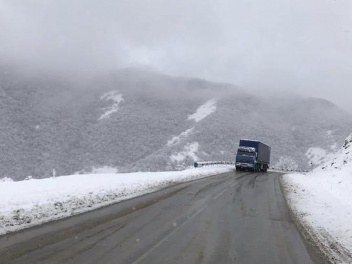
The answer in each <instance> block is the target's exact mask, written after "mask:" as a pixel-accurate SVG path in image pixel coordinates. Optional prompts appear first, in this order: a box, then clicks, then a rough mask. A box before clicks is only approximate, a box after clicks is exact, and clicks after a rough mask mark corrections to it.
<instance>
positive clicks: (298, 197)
mask: <svg viewBox="0 0 352 264" xmlns="http://www.w3.org/2000/svg"><path fill="white" fill-rule="evenodd" d="M283 183H284V186H285V189H286V192H287V198H288V202H289V204H290V206H291V207H292V209H293V211H294V213H295V214H296V215H297V217H298V220H299V222H300V223H301V224H302V225H303V226H304V228H305V229H306V235H308V236H310V237H311V238H313V239H314V240H316V241H317V242H318V243H319V244H320V248H321V250H322V252H323V254H325V255H326V256H327V257H328V258H330V260H331V261H332V263H352V135H350V136H349V137H348V138H347V139H346V140H345V142H344V144H343V146H342V148H341V149H340V150H339V151H338V152H337V153H336V154H334V155H332V156H331V157H330V158H329V160H327V161H325V163H324V164H323V165H322V166H321V167H319V168H317V169H315V170H314V171H313V172H311V173H309V174H307V175H300V174H293V175H285V176H284V177H283Z"/></svg>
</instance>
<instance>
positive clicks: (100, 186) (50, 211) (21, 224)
mask: <svg viewBox="0 0 352 264" xmlns="http://www.w3.org/2000/svg"><path fill="white" fill-rule="evenodd" d="M229 171H233V167H230V166H222V167H221V166H218V167H207V168H198V169H188V170H184V171H172V172H139V173H125V174H86V175H70V176H61V177H56V178H48V179H40V180H36V179H31V180H28V181H20V182H12V181H0V235H1V234H5V233H7V232H11V231H16V230H19V229H23V228H26V227H30V226H34V225H38V224H41V223H44V222H48V221H51V220H55V219H59V218H63V217H68V216H71V215H75V214H78V213H82V212H86V211H89V210H93V209H95V208H98V207H101V206H105V205H108V204H111V203H116V202H118V201H121V200H126V199H129V198H132V197H136V196H139V195H142V194H145V193H149V192H153V191H155V190H158V189H161V188H163V187H166V186H169V185H172V184H175V183H180V182H186V181H190V180H195V179H200V178H204V177H207V176H211V175H215V174H218V173H224V172H229Z"/></svg>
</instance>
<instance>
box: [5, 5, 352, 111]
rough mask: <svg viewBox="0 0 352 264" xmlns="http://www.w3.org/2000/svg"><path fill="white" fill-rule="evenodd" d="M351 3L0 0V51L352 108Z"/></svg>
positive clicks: (29, 65) (36, 63)
mask: <svg viewBox="0 0 352 264" xmlns="http://www.w3.org/2000/svg"><path fill="white" fill-rule="evenodd" d="M351 10H352V2H350V1H349V0H339V1H332V0H331V1H330V0H329V1H328V0H312V1H304V0H298V1H294V2H290V1H278V0H268V1H265V2H263V1H259V0H249V1H238V0H237V1H232V0H219V1H211V0H190V1H179V0H170V1H164V0H151V1H142V0H117V1H116V0H102V1H96V0H75V1H72V0H60V1H54V2H53V1H45V0H0V24H1V31H0V59H1V61H2V62H4V63H11V64H15V65H17V66H20V67H22V68H23V69H27V70H29V69H30V70H32V71H38V72H41V71H48V72H51V71H53V72H60V73H69V74H89V75H91V74H93V73H97V74H98V73H104V72H107V71H113V70H116V69H119V68H122V67H130V66H133V67H148V68H152V69H156V70H158V71H161V72H165V73H168V74H173V75H182V76H193V77H194V76H195V77H201V78H206V79H209V80H214V81H225V82H231V83H234V84H237V85H239V86H241V87H242V88H244V89H248V90H250V91H253V92H258V91H259V92H262V93H267V92H269V91H270V92H275V93H277V92H281V93H286V92H296V93H299V94H304V95H309V96H316V97H324V98H327V99H329V100H332V101H334V102H337V103H339V104H340V105H342V106H344V107H345V108H349V107H350V106H349V100H348V98H349V97H350V96H352V92H351V91H352V89H351V83H352V64H351V60H350V58H352V49H351V46H352V16H351ZM349 110H351V111H352V108H349Z"/></svg>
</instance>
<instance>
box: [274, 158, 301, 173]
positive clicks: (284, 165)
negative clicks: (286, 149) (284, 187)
mask: <svg viewBox="0 0 352 264" xmlns="http://www.w3.org/2000/svg"><path fill="white" fill-rule="evenodd" d="M274 167H275V168H276V169H279V170H289V171H294V170H297V169H298V164H297V163H296V162H295V160H294V159H292V158H291V157H290V156H282V157H280V159H279V161H278V162H277V163H276V164H275V166H274Z"/></svg>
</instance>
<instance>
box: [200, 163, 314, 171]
mask: <svg viewBox="0 0 352 264" xmlns="http://www.w3.org/2000/svg"><path fill="white" fill-rule="evenodd" d="M235 164H236V162H234V161H199V162H194V167H195V168H199V167H204V166H213V165H235ZM269 170H276V171H282V172H310V171H309V170H289V169H278V168H275V167H270V168H269Z"/></svg>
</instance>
